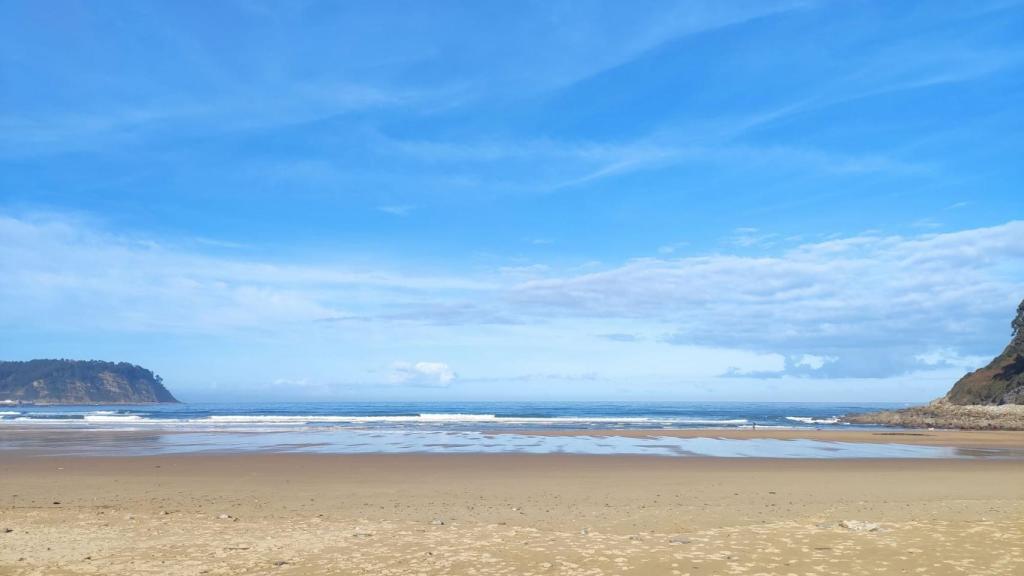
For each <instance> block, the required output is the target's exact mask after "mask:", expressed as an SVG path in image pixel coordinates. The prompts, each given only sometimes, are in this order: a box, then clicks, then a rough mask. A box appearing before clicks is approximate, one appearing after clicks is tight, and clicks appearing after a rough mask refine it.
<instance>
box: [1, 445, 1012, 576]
mask: <svg viewBox="0 0 1024 576" xmlns="http://www.w3.org/2000/svg"><path fill="white" fill-rule="evenodd" d="M965 438H967V439H968V440H966V441H968V442H972V441H975V440H977V437H973V440H971V438H972V437H971V436H967V437H965ZM994 439H995V440H996V441H998V442H1011V443H1013V442H1019V440H1020V438H1019V436H1016V437H1002V438H1001V439H1000V437H999V436H996V437H994ZM948 440H949V438H947V441H948ZM849 520H856V521H861V522H869V523H874V524H877V529H875V530H867V529H865V530H856V529H850V528H846V527H843V526H842V525H841V524H840V522H842V521H849ZM849 525H850V526H852V527H854V528H856V527H857V525H856V524H849ZM866 528H871V526H867V527H866ZM0 574H4V575H7V574H12V575H22V574H38V575H46V576H51V575H67V574H99V575H113V574H131V575H136V574H168V575H178V574H280V575H300V574H460V575H461V574H467V575H473V574H479V575H483V574H510V575H519V574H523V575H526V574H536V575H541V574H594V575H597V574H666V575H671V574H691V575H695V576H696V575H711V574H723V575H732V574H736V575H739V574H747V575H756V574H762V575H763V574H782V575H790V574H796V575H801V576H805V575H811V574H821V575H824V574H858V575H863V574H928V575H932V574H978V575H997V574H1015V575H1020V574H1024V462H1021V461H984V460H982V461H978V460H761V459H736V460H732V459H708V458H658V457H613V456H554V455H547V456H528V455H461V456H456V455H376V456H366V455H363V456H331V455H287V454H258V455H229V456H224V455H217V456H213V455H187V456H160V457H131V458H81V457H79V458H75V457H49V456H26V455H16V454H12V453H7V454H0Z"/></svg>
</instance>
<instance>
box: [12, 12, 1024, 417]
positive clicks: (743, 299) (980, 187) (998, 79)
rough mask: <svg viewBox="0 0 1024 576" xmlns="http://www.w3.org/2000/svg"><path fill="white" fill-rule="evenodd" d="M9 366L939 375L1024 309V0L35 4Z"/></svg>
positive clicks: (433, 377)
mask: <svg viewBox="0 0 1024 576" xmlns="http://www.w3.org/2000/svg"><path fill="white" fill-rule="evenodd" d="M2 12H3V14H4V15H5V16H4V18H0V277H3V278H4V281H3V282H2V283H0V331H2V332H0V357H3V358H6V359H28V358H35V357H74V358H102V359H110V360H127V361H131V362H136V363H139V364H142V365H145V366H147V367H150V368H152V369H154V370H155V371H156V372H158V373H160V374H161V375H163V376H164V378H165V380H166V381H167V383H168V384H169V385H170V387H171V388H172V390H174V391H175V392H177V393H178V395H179V396H180V397H182V398H184V399H187V400H215V399H216V400H219V399H237V398H246V399H331V400H344V399H449V398H460V399H531V398H533V399H637V400H641V399H642V400H651V399H665V400H708V399H726V400H729V399H731V400H773V399H776V400H843V401H845V400H879V401H883V400H893V401H918V400H927V399H930V398H932V397H935V396H938V395H940V394H942V393H943V392H944V391H945V390H946V389H947V388H948V387H949V385H950V384H951V383H952V382H953V381H954V380H955V379H956V378H957V377H958V376H959V375H960V374H962V373H963V372H964V371H965V370H968V369H973V368H976V367H978V366H979V365H981V364H983V363H984V362H985V359H986V357H991V356H992V355H993V354H995V353H997V352H998V351H999V350H1000V349H1001V346H1003V345H1004V344H1005V341H1006V340H1007V339H1008V336H1009V320H1010V318H1011V316H1012V312H1013V310H1014V309H1015V307H1016V304H1017V303H1018V302H1019V301H1020V299H1021V298H1024V190H1022V189H1021V188H1022V187H1021V183H1022V181H1024V179H1022V177H1024V162H1022V161H1021V158H1024V139H1022V137H1024V111H1022V110H1021V106H1020V103H1021V102H1024V5H1022V4H1021V3H1019V2H1006V1H1003V2H977V1H975V2H942V3H937V2H920V3H913V2H898V3H894V2H825V1H803V2H768V1H758V2H720V1H714V2H686V3H671V2H572V3H562V2H553V1H545V2H532V3H530V2H461V3H454V2H453V3H448V2H431V3H425V2H373V3H356V2H288V3H274V2H266V3H264V2H241V1H239V2H219V3H213V4H211V3H204V2H162V3H152V2H104V3H95V2H45V3H43V2H2Z"/></svg>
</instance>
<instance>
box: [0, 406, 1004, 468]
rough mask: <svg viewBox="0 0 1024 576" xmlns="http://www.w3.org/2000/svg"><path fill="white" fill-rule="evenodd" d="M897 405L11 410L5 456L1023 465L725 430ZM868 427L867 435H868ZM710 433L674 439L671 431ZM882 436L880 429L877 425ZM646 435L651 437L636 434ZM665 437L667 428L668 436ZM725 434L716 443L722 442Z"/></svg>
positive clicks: (813, 422)
mask: <svg viewBox="0 0 1024 576" xmlns="http://www.w3.org/2000/svg"><path fill="white" fill-rule="evenodd" d="M901 406H903V405H896V404H836V403H827V404H826V403H764V402H756V403H754V402H699V403H698V402H526V403H509V402H419V403H381V402H338V403H250V404H245V403H205V404H198V403H197V404H156V405H153V404H150V405H138V406H126V405H116V406H96V405H88V406H27V405H19V406H6V407H3V409H2V410H0V453H2V452H12V451H21V452H27V453H40V454H58V455H68V456H79V455H81V456H135V455H157V454H175V453H238V452H275V453H279V452H291V453H331V454H377V453H379V454H393V453H443V454H465V453H489V454H505V453H510V454H511V453H523V454H591V455H602V454H603V455H613V454H616V455H651V456H676V457H687V456H690V457H692V456H714V457H758V458H765V457H767V458H957V457H966V458H977V457H1022V456H1024V454H1017V453H1013V454H1010V453H1008V452H1005V451H1004V452H985V451H964V450H958V449H954V448H949V447H942V446H926V445H904V444H899V443H894V442H886V441H882V440H880V441H879V442H878V443H867V442H836V441H824V440H815V439H807V438H790V439H777V438H764V437H756V436H752V437H750V438H743V439H736V438H725V437H721V436H720V434H721V433H722V432H723V431H726V430H751V429H753V428H754V427H755V426H756V427H757V428H758V429H765V430H766V429H778V430H785V429H796V430H814V429H823V430H852V429H856V428H858V427H857V426H850V425H847V424H844V423H841V422H840V421H839V419H840V417H841V416H843V415H844V414H850V413H854V412H863V411H868V410H879V409H886V408H898V407H901ZM860 428H869V427H860ZM694 429H697V430H701V432H700V433H698V434H687V435H683V436H680V435H678V434H676V435H673V434H672V432H671V431H678V430H694ZM873 429H874V430H877V431H882V430H883V429H881V428H873ZM635 430H646V431H650V432H648V433H643V434H630V433H629V431H635ZM658 431H663V433H662V434H659V433H658ZM716 434H718V435H716Z"/></svg>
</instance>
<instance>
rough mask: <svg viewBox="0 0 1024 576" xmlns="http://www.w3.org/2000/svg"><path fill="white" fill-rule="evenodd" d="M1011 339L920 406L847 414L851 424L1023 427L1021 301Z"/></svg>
mask: <svg viewBox="0 0 1024 576" xmlns="http://www.w3.org/2000/svg"><path fill="white" fill-rule="evenodd" d="M1010 328H1011V331H1012V332H1011V333H1012V338H1011V340H1010V343H1009V344H1008V345H1007V346H1006V348H1005V349H1004V350H1003V352H1002V353H1001V354H1000V355H998V356H996V357H995V358H993V359H992V361H991V362H989V363H988V365H987V366H985V367H984V368H979V369H978V370H975V371H974V372H971V373H969V374H966V375H965V376H964V377H963V378H960V380H958V381H957V382H956V384H954V385H953V387H952V388H951V389H950V390H949V392H947V393H946V395H945V397H943V398H940V399H938V400H936V401H934V402H932V403H930V404H928V405H926V406H917V407H914V408H907V409H904V410H893V411H881V412H868V413H865V414H853V415H851V416H847V417H846V418H844V419H843V420H844V421H845V422H850V423H853V424H881V425H884V426H903V427H910V428H960V429H984V430H1024V301H1022V302H1021V303H1020V306H1018V307H1017V316H1016V317H1015V318H1014V319H1013V321H1012V322H1010Z"/></svg>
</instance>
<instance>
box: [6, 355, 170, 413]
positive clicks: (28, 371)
mask: <svg viewBox="0 0 1024 576" xmlns="http://www.w3.org/2000/svg"><path fill="white" fill-rule="evenodd" d="M4 400H13V401H19V402H32V403H36V404H140V403H149V402H177V400H176V399H175V398H174V396H172V395H171V393H170V392H168V391H167V388H164V385H163V380H162V379H161V378H160V377H159V376H157V375H155V374H153V372H152V371H150V370H147V369H145V368H143V367H141V366H136V365H134V364H129V363H127V362H119V363H114V362H102V361H99V360H29V361H26V362H2V361H0V401H4Z"/></svg>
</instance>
